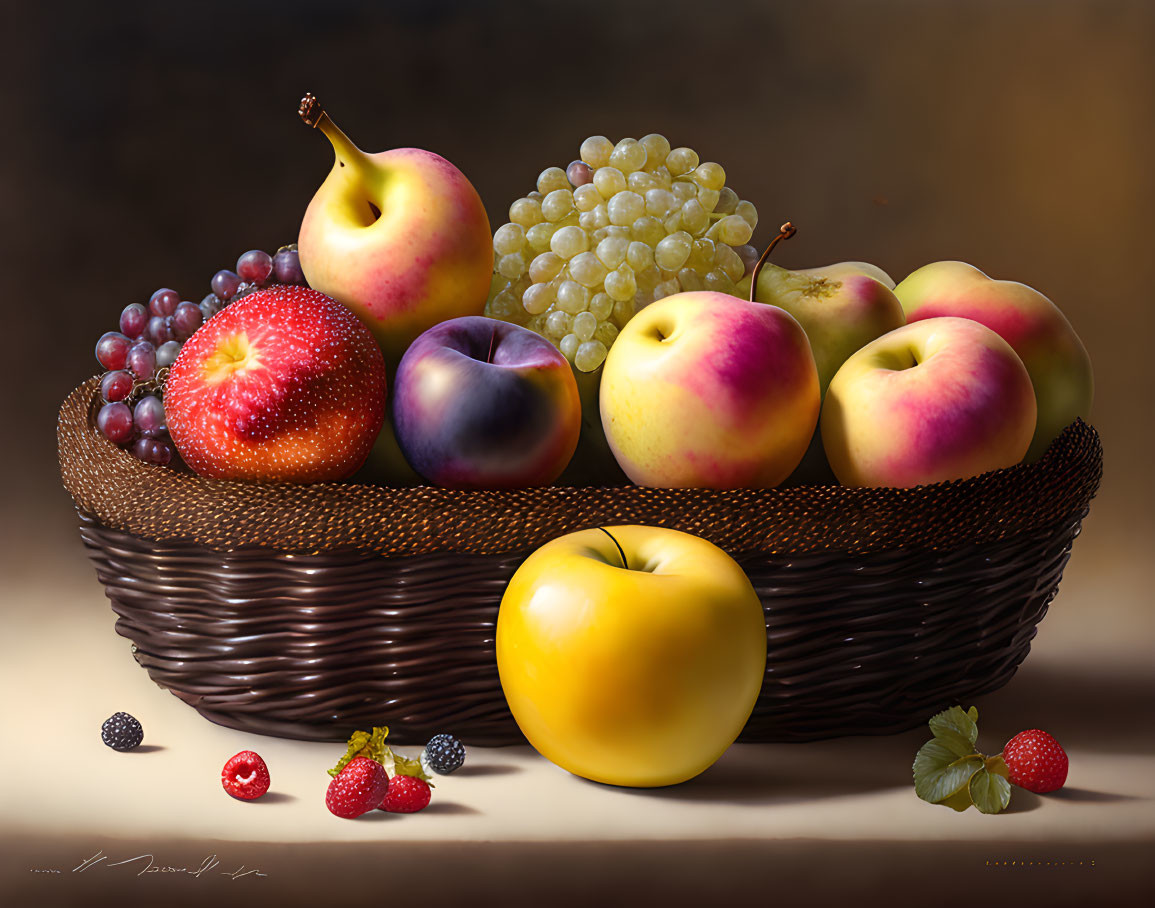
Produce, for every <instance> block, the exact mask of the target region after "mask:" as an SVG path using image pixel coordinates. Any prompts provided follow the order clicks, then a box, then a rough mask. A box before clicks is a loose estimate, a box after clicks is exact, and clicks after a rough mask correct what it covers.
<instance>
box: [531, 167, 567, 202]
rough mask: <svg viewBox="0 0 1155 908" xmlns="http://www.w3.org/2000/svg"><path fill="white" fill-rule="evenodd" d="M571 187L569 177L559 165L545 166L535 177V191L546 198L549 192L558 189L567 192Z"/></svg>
mask: <svg viewBox="0 0 1155 908" xmlns="http://www.w3.org/2000/svg"><path fill="white" fill-rule="evenodd" d="M572 188H573V187H572V186H571V185H570V181H569V178H568V177H567V176H566V175H565V171H564V170H562V169H561V168H560V167H547V168H546V169H545V170H543V171H542V172H541V174H540V175H539V176H538V178H537V191H538V192H540V193H541V194H542V195H543V196H544V197H546V198H548V197H549V194H550V193H551V192H555V191H556V190H558V189H564V190H566V191H567V192H568V191H570V190H571V189H572Z"/></svg>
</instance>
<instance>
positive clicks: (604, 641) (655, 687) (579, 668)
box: [497, 526, 766, 787]
mask: <svg viewBox="0 0 1155 908" xmlns="http://www.w3.org/2000/svg"><path fill="white" fill-rule="evenodd" d="M497 667H498V671H499V673H500V676H501V685H502V688H503V689H504V691H505V697H506V700H507V701H508V703H509V708H510V711H511V712H512V713H513V717H514V719H516V720H517V724H518V726H519V727H520V728H521V731H522V733H523V734H524V735H525V737H526V739H527V740H528V741H529V743H530V744H532V745H533V746H534V747H535V748H536V749H537V750H538V751H539V752H540V753H541V754H542V756H544V757H546V758H547V759H548V760H551V761H552V762H554V763H556V764H557V765H558V766H560V767H562V768H563V769H566V770H568V771H570V772H572V773H574V774H575V775H578V776H582V777H583V778H586V779H592V780H593V781H595V782H605V783H609V784H612V785H624V786H631V787H652V786H658V785H673V784H676V783H678V782H684V781H686V780H687V779H691V778H693V777H694V776H696V775H698V774H699V773H700V772H702V771H703V770H705V769H706V768H707V767H709V766H710V765H711V764H713V763H714V761H715V760H717V759H718V757H720V756H721V755H722V754H723V753H724V752H725V750H726V748H728V747H729V746H730V745H731V744H732V743H733V742H734V739H735V738H737V737H738V733H739V732H740V731H741V730H742V727H743V726H744V725H745V724H746V721H747V719H749V717H750V713H751V711H752V710H753V709H754V702H755V700H757V698H758V692H759V691H760V689H761V687H762V680H763V678H764V676H765V673H766V622H765V616H764V613H763V611H762V604H761V602H760V600H759V599H758V595H757V593H755V592H754V588H753V587H752V586H751V584H750V581H749V579H748V578H747V577H746V575H745V573H744V572H743V571H742V569H741V568H740V567H739V566H738V565H737V563H735V561H734V560H733V559H732V558H731V557H730V556H729V555H727V554H726V553H725V552H723V551H722V550H721V549H719V548H718V547H717V546H715V545H713V544H712V543H710V542H707V541H706V540H704V539H700V538H698V537H697V536H692V535H690V534H688V533H681V532H678V531H677V530H670V529H662V528H657V527H643V526H623V527H608V528H606V529H605V530H602V529H591V530H582V531H580V532H577V533H571V534H569V535H567V536H562V537H560V538H558V539H555V540H553V541H552V542H549V543H547V544H546V545H544V546H542V547H541V548H540V549H538V550H537V551H536V552H534V553H533V554H532V555H530V556H529V558H527V559H526V560H525V562H524V563H523V564H522V565H521V567H520V568H518V570H517V572H516V573H515V574H514V576H513V578H512V579H511V580H510V582H509V586H508V587H507V589H506V592H505V596H504V597H503V598H502V602H501V608H500V611H499V613H498V618H497Z"/></svg>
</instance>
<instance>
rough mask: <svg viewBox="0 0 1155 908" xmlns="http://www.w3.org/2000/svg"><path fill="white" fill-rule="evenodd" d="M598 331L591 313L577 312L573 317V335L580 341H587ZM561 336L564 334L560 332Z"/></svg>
mask: <svg viewBox="0 0 1155 908" xmlns="http://www.w3.org/2000/svg"><path fill="white" fill-rule="evenodd" d="M597 330H598V320H597V316H595V315H594V314H593V313H592V312H588V311H587V312H579V313H578V314H577V315H575V316H574V317H573V333H574V336H575V337H577V339H578V340H580V341H588V340H589V339H590V338H591V337H593V336H594V332H595V331H597ZM562 333H563V334H564V333H566V332H562Z"/></svg>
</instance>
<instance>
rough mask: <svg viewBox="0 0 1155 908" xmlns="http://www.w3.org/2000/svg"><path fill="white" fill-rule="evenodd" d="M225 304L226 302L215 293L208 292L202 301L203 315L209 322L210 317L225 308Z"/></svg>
mask: <svg viewBox="0 0 1155 908" xmlns="http://www.w3.org/2000/svg"><path fill="white" fill-rule="evenodd" d="M224 305H225V304H224V303H223V302H222V301H221V298H220V297H219V296H217V295H216V294H215V293H210V294H208V295H207V296H206V297H205V298H204V299H203V300H201V302H200V309H201V317H202V318H203V319H204V320H205V321H206V322H207V321H208V320H209V319H210V318H212V317H213V316H214V315H216V314H217V313H218V312H220V311H221V309H222V308H224Z"/></svg>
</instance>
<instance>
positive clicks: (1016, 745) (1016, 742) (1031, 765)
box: [1003, 728, 1067, 794]
mask: <svg viewBox="0 0 1155 908" xmlns="http://www.w3.org/2000/svg"><path fill="white" fill-rule="evenodd" d="M1003 762H1004V763H1006V764H1007V770H1008V771H1009V772H1010V779H1011V783H1012V784H1013V785H1018V786H1019V788H1025V789H1026V790H1027V791H1033V792H1034V793H1035V794H1046V793H1047V792H1049V791H1056V790H1057V789H1059V788H1062V787H1063V783H1064V782H1066V781H1067V754H1066V751H1064V750H1063V748H1062V747H1060V746H1059V742H1058V741H1056V740H1055V739H1054V738H1052V737H1051V736H1050V735H1049V734H1047V733H1046V732H1045V731H1040V730H1039V729H1037V728H1032V729H1030V730H1029V731H1022V732H1019V733H1018V734H1017V735H1015V736H1014V737H1013V738H1011V740H1010V741H1008V742H1007V746H1006V747H1004V748H1003Z"/></svg>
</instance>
